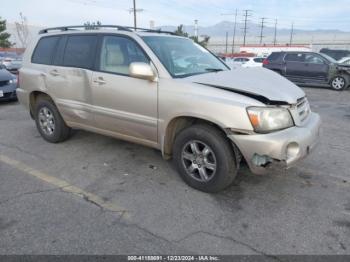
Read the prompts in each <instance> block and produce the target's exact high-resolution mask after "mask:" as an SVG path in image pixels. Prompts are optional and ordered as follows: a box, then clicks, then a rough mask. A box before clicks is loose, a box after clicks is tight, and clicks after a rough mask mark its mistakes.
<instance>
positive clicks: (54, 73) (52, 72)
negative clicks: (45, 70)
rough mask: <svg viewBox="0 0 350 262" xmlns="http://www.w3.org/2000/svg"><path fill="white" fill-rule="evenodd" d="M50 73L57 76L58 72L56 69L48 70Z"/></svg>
mask: <svg viewBox="0 0 350 262" xmlns="http://www.w3.org/2000/svg"><path fill="white" fill-rule="evenodd" d="M50 75H52V76H59V75H60V73H58V71H57V70H56V69H54V70H51V71H50Z"/></svg>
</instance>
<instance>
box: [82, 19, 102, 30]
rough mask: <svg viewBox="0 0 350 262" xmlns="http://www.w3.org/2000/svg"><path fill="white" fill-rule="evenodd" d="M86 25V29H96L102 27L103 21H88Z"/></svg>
mask: <svg viewBox="0 0 350 262" xmlns="http://www.w3.org/2000/svg"><path fill="white" fill-rule="evenodd" d="M84 26H85V29H86V30H96V29H99V28H100V26H101V22H100V21H96V22H90V21H87V22H85V23H84Z"/></svg>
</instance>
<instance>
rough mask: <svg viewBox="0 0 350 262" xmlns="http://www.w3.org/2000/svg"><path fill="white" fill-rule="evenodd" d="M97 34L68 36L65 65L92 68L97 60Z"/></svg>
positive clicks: (64, 57)
mask: <svg viewBox="0 0 350 262" xmlns="http://www.w3.org/2000/svg"><path fill="white" fill-rule="evenodd" d="M96 44H97V36H96V35H73V36H68V38H67V43H66V48H65V52H64V56H63V65H64V66H70V67H79V68H86V69H91V68H92V67H93V65H94V62H95V52H96Z"/></svg>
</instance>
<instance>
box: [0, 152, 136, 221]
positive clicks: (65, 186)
mask: <svg viewBox="0 0 350 262" xmlns="http://www.w3.org/2000/svg"><path fill="white" fill-rule="evenodd" d="M0 161H1V162H3V163H5V164H7V165H9V166H11V167H13V168H15V169H18V170H20V171H22V172H24V173H25V174H27V175H31V176H33V177H36V178H37V179H40V180H42V181H45V182H46V183H49V184H51V185H53V186H55V187H58V188H60V189H61V190H62V191H64V192H68V193H72V194H74V195H77V196H79V197H82V198H85V199H87V200H88V201H90V202H92V203H94V204H96V205H97V206H99V207H101V208H103V209H106V210H108V211H111V212H120V213H121V214H122V215H123V218H124V219H128V218H129V214H128V213H127V210H126V209H125V208H123V207H120V206H119V205H116V204H115V203H112V202H109V201H105V200H103V199H102V198H101V197H100V196H98V195H95V194H93V193H90V192H87V191H85V190H84V189H81V188H79V187H76V186H74V185H71V184H69V183H68V182H67V181H65V180H62V179H59V178H56V177H53V176H50V175H48V174H45V173H43V172H41V171H39V170H36V169H34V168H32V167H30V166H28V165H26V164H24V163H22V162H20V161H17V160H15V159H12V158H10V157H7V156H5V155H2V154H0Z"/></svg>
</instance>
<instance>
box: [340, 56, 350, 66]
mask: <svg viewBox="0 0 350 262" xmlns="http://www.w3.org/2000/svg"><path fill="white" fill-rule="evenodd" d="M338 64H343V65H350V57H349V56H347V57H343V58H342V59H340V60H338Z"/></svg>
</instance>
